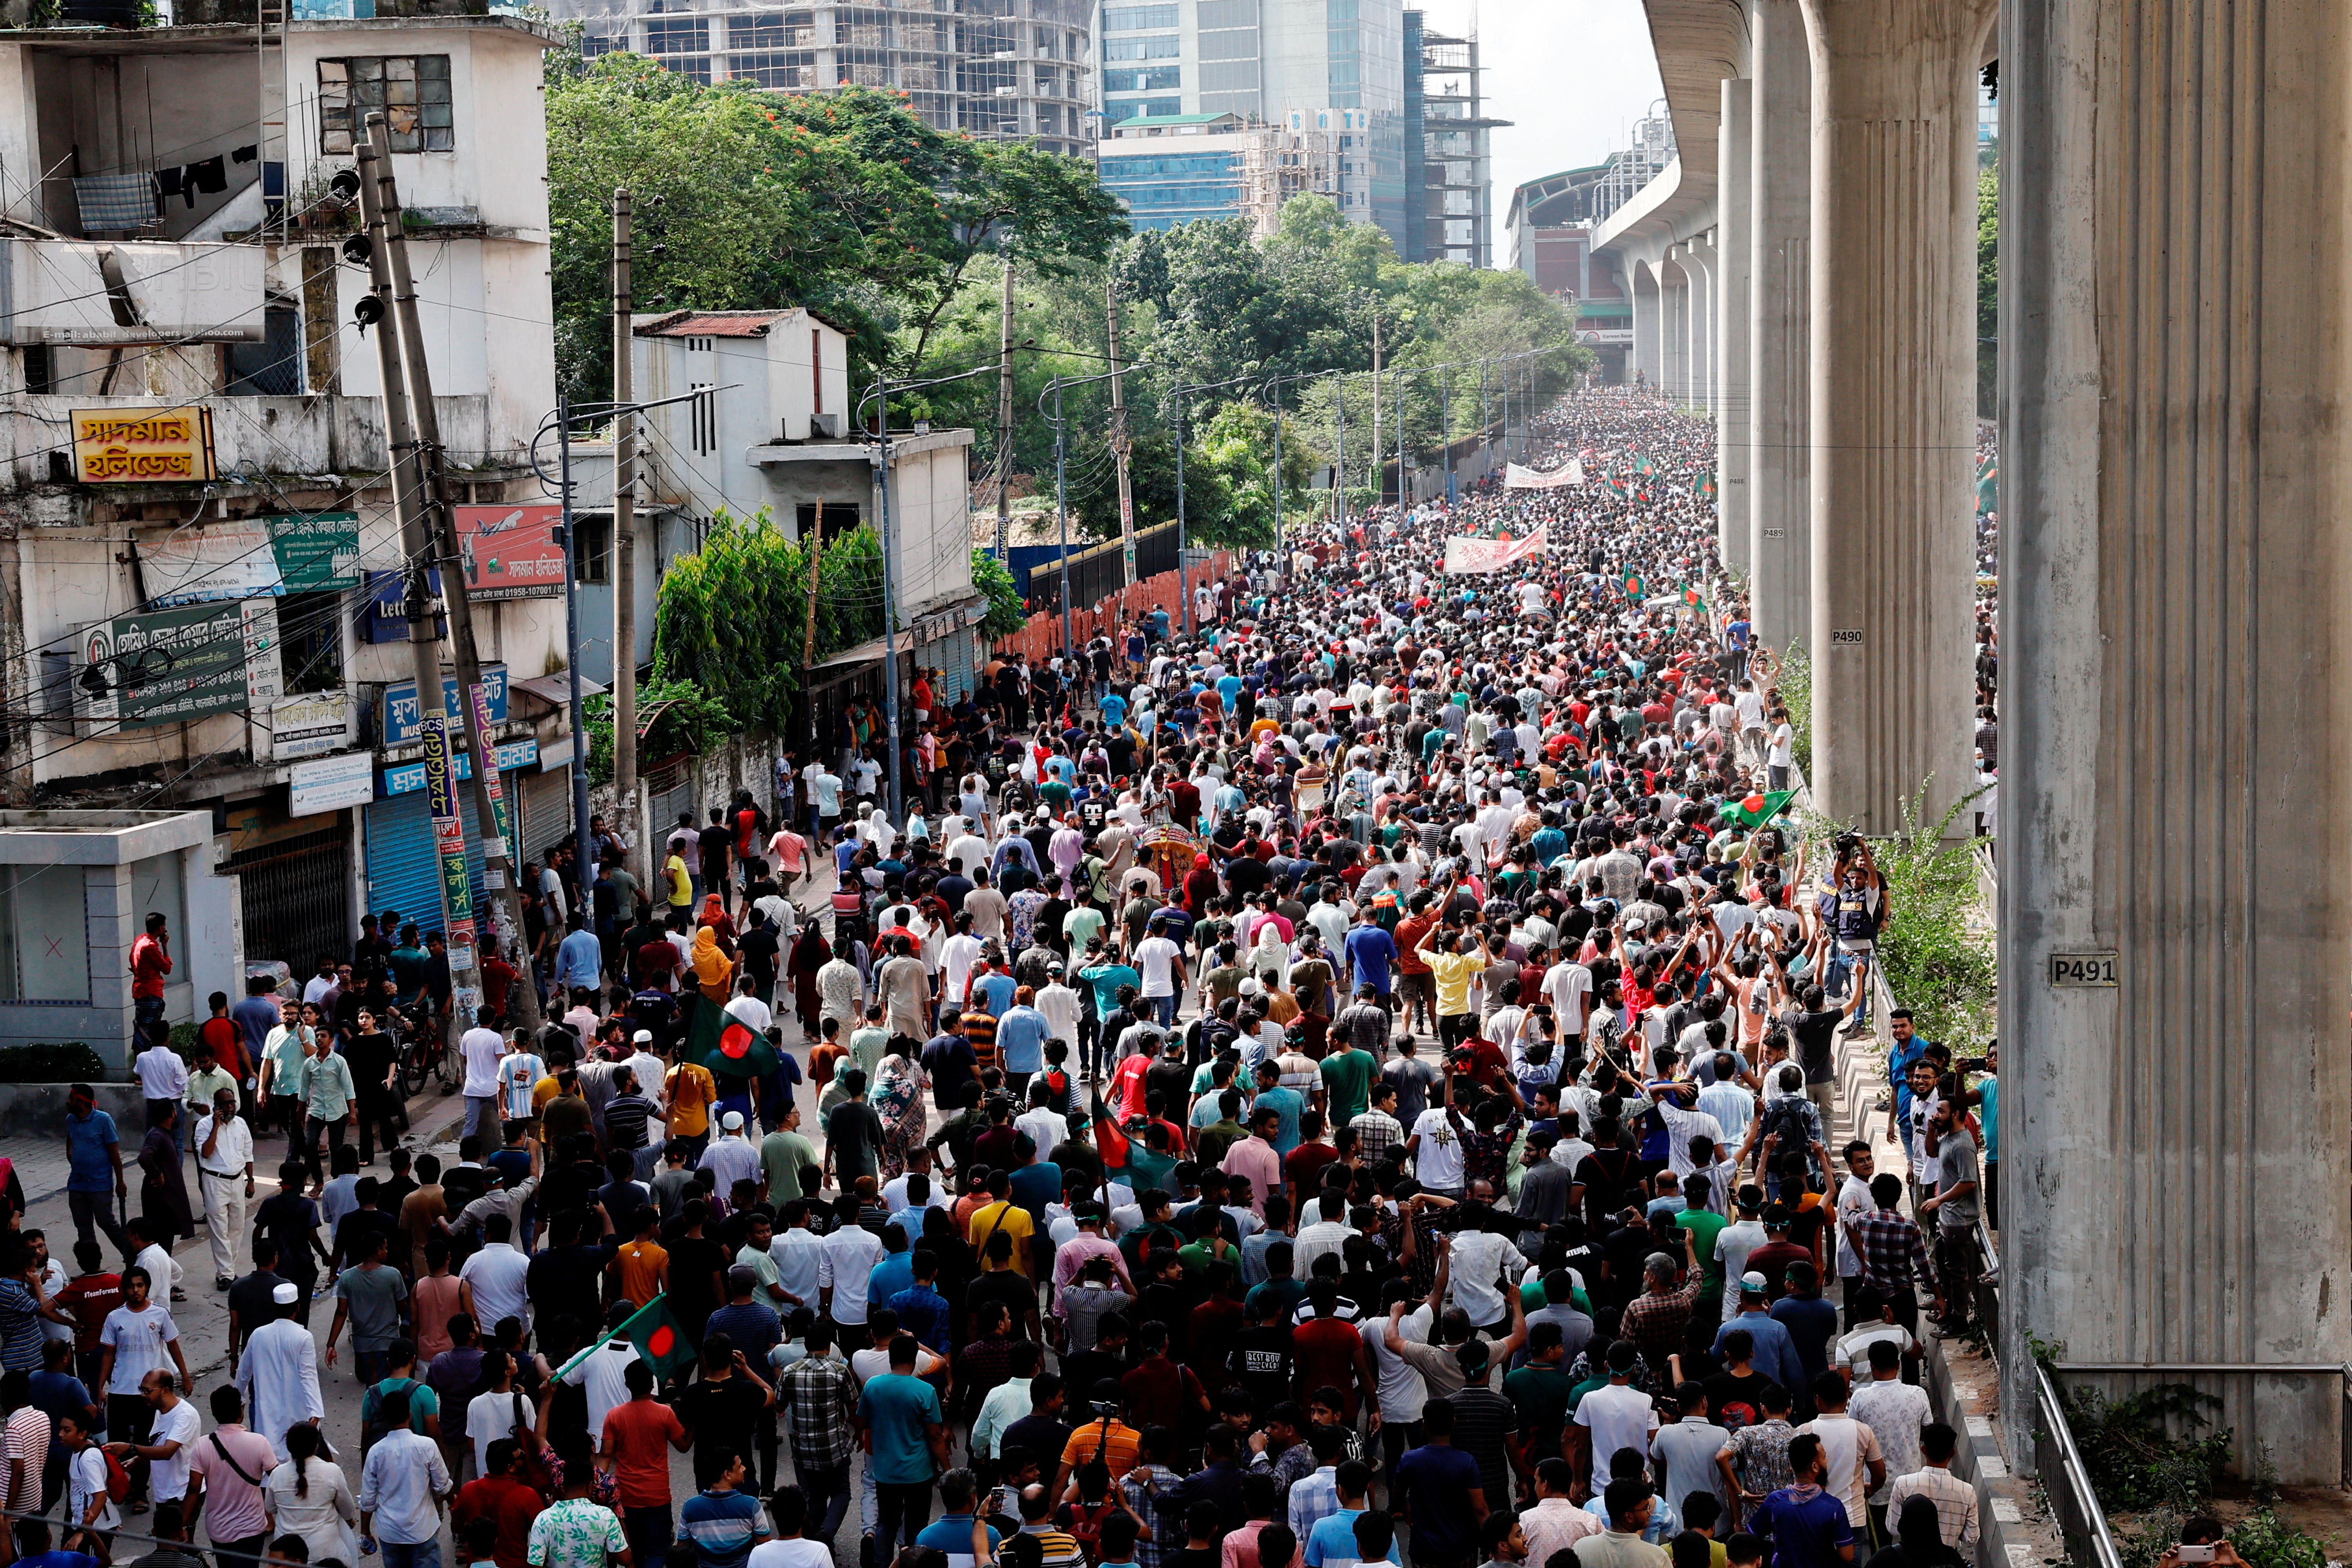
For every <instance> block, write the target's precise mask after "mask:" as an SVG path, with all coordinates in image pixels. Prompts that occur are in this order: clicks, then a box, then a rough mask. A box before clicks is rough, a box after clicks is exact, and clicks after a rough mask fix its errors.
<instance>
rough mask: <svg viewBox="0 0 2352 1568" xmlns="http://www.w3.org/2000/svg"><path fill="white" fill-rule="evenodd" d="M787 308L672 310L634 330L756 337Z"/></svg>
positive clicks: (684, 335)
mask: <svg viewBox="0 0 2352 1568" xmlns="http://www.w3.org/2000/svg"><path fill="white" fill-rule="evenodd" d="M791 314H792V312H791V311H790V310H673V311H671V312H670V313H669V314H668V315H667V316H664V317H662V318H661V319H659V320H658V321H647V322H646V323H644V324H643V325H642V326H640V327H638V328H637V329H636V333H637V336H639V337H641V338H759V337H765V336H766V335H767V332H768V329H769V328H770V327H772V326H774V325H775V324H776V323H777V322H778V321H782V320H783V319H784V318H785V317H786V316H789V315H791Z"/></svg>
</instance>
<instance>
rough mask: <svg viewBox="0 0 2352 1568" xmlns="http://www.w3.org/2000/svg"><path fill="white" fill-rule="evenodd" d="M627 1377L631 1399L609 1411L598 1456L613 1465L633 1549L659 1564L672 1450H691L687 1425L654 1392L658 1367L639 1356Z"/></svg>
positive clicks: (640, 1558) (666, 1537) (666, 1528)
mask: <svg viewBox="0 0 2352 1568" xmlns="http://www.w3.org/2000/svg"><path fill="white" fill-rule="evenodd" d="M621 1376H622V1380H623V1381H624V1382H625V1383H626V1384H628V1385H629V1402H628V1403H627V1404H626V1405H616V1406H614V1408H613V1409H612V1410H611V1411H610V1412H608V1413H607V1414H606V1415H605V1416H604V1440H603V1442H602V1443H600V1444H599V1445H598V1447H597V1457H598V1458H602V1459H604V1460H605V1461H607V1462H608V1463H609V1464H610V1465H611V1466H612V1468H613V1479H614V1481H615V1482H616V1483H617V1485H618V1488H619V1491H620V1497H619V1499H618V1501H619V1502H620V1505H621V1529H622V1531H624V1532H625V1533H626V1534H627V1536H628V1538H629V1551H630V1553H631V1554H632V1555H633V1556H634V1557H635V1560H636V1561H637V1562H639V1563H658V1562H660V1561H661V1560H662V1557H663V1555H664V1554H665V1553H666V1552H668V1551H669V1543H670V1525H671V1519H670V1508H669V1455H670V1450H671V1449H673V1448H675V1449H677V1451H678V1452H679V1453H681V1454H683V1453H685V1452H686V1451H687V1440H686V1427H685V1426H684V1425H682V1424H681V1423H680V1422H679V1420H678V1418H677V1412H676V1411H674V1410H672V1409H671V1408H670V1407H669V1406H668V1405H664V1404H663V1403H662V1402H661V1401H660V1400H658V1399H656V1398H655V1397H654V1369H653V1368H652V1366H650V1365H649V1364H647V1363H646V1362H644V1361H642V1360H639V1361H633V1362H631V1363H629V1364H628V1367H627V1368H626V1370H625V1371H624V1372H623V1373H622V1374H621Z"/></svg>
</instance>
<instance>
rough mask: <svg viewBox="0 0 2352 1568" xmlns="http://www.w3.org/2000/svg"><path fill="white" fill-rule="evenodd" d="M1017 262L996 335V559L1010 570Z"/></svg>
mask: <svg viewBox="0 0 2352 1568" xmlns="http://www.w3.org/2000/svg"><path fill="white" fill-rule="evenodd" d="M1012 487H1013V258H1011V257H1010V256H1008V257H1006V258H1004V309H1003V320H1002V321H1000V322H999V324H998V327H997V333H996V559H997V560H998V561H999V562H1001V563H1003V565H1004V566H1005V567H1006V568H1008V569H1010V568H1011V566H1012V564H1013V552H1012V550H1011V548H1010V547H1009V545H1008V543H1007V539H1008V536H1009V535H1010V534H1011V532H1012V529H1013V488H1012Z"/></svg>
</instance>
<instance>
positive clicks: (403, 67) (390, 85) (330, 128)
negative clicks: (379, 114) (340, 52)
mask: <svg viewBox="0 0 2352 1568" xmlns="http://www.w3.org/2000/svg"><path fill="white" fill-rule="evenodd" d="M450 108H451V105H450V96H449V57H448V56H447V55H365V56H359V57H355V58H347V59H335V60H320V62H319V151H320V152H321V153H350V152H351V151H352V146H353V143H354V142H356V141H357V140H358V138H359V137H360V136H361V135H362V134H363V133H364V132H365V124H364V121H365V120H366V118H367V115H368V114H369V112H370V111H371V110H379V109H380V110H383V115H384V119H385V121H387V122H388V124H389V126H390V128H391V132H392V150H393V151H394V152H395V153H454V152H456V151H457V133H456V121H454V119H453V118H452V117H451V112H450Z"/></svg>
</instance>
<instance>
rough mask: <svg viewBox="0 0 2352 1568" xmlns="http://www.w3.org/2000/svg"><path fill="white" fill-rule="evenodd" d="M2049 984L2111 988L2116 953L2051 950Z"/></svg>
mask: <svg viewBox="0 0 2352 1568" xmlns="http://www.w3.org/2000/svg"><path fill="white" fill-rule="evenodd" d="M2050 984H2053V985H2063V986H2091V987H2096V988H2098V989H2102V990H2113V989H2114V988H2115V986H2116V955H2115V954H2114V953H2112V952H2053V953H2052V954H2051V955H2050Z"/></svg>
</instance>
